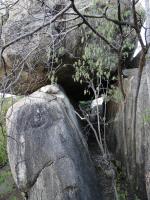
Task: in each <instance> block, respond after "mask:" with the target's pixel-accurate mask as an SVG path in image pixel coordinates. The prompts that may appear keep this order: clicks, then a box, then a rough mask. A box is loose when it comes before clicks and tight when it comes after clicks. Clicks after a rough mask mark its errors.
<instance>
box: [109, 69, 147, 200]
mask: <svg viewBox="0 0 150 200" xmlns="http://www.w3.org/2000/svg"><path fill="white" fill-rule="evenodd" d="M137 70H138V69H134V70H128V71H127V72H128V76H129V77H128V79H127V80H125V88H126V91H127V93H126V94H127V97H126V101H125V104H121V103H120V104H115V103H113V102H110V103H109V105H108V108H107V109H108V110H109V112H108V115H109V119H111V123H110V124H109V128H108V133H109V147H110V146H111V147H112V148H111V150H112V151H113V152H114V154H115V155H116V159H117V160H119V161H121V162H122V163H123V166H124V167H125V168H126V170H127V171H128V175H129V176H130V180H131V181H133V183H135V184H136V189H137V194H138V195H139V197H140V199H141V200H146V199H150V130H149V126H150V110H149V108H150V85H149V81H150V79H149V75H148V74H149V73H147V68H146V67H145V69H144V72H143V75H142V80H141V86H140V91H139V96H138V105H137V122H136V141H135V148H134V142H133V141H134V139H133V132H132V120H133V104H134V94H135V88H136V84H137V81H136V80H137ZM114 138H116V140H115V139H114ZM110 144H111V145H110ZM134 152H135V155H136V156H135V155H134ZM135 160H136V161H135Z"/></svg>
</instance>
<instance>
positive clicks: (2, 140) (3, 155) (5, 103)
mask: <svg viewBox="0 0 150 200" xmlns="http://www.w3.org/2000/svg"><path fill="white" fill-rule="evenodd" d="M18 98H19V97H18ZM15 101H16V100H14V99H13V98H12V97H10V98H5V99H3V98H1V99H0V106H1V112H0V165H4V164H5V163H7V160H8V158H7V152H6V139H7V138H6V126H5V123H6V122H5V121H6V120H5V117H6V113H7V110H8V108H9V107H10V106H11V105H12V104H13V103H14V102H15Z"/></svg>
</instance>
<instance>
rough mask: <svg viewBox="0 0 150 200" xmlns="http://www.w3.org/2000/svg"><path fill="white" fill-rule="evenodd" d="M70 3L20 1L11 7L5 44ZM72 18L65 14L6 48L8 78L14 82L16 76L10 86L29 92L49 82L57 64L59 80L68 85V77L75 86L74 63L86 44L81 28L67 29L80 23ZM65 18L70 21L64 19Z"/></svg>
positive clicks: (49, 18)
mask: <svg viewBox="0 0 150 200" xmlns="http://www.w3.org/2000/svg"><path fill="white" fill-rule="evenodd" d="M12 2H16V0H12ZM42 2H43V3H42ZM83 2H84V1H83ZM69 3H70V1H68V0H55V1H53V2H52V1H50V0H44V1H38V0H32V1H31V0H25V1H24V0H19V1H18V2H17V3H16V4H15V5H14V6H12V7H11V9H10V11H9V17H8V19H7V21H6V22H5V24H4V25H3V28H2V41H3V45H5V44H8V43H9V42H11V41H13V40H15V39H16V38H19V37H21V36H23V35H25V34H28V33H30V32H33V31H34V30H36V29H37V28H39V27H41V26H42V25H43V24H46V23H47V22H50V20H51V19H53V17H54V16H55V15H56V14H57V13H58V12H59V11H61V10H62V9H63V8H64V7H65V6H66V5H68V4H69ZM81 4H82V1H81ZM70 11H71V12H72V10H69V11H68V12H70ZM70 18H71V16H70V15H67V16H66V15H63V16H61V17H59V18H58V19H57V21H55V22H54V23H51V24H50V25H48V26H46V27H45V28H42V29H41V30H39V31H38V32H35V34H32V35H30V36H27V37H25V38H23V39H21V40H18V41H17V42H15V43H14V44H12V45H10V46H8V47H7V48H6V49H5V51H4V53H3V55H4V58H5V61H6V65H7V72H8V74H9V81H10V80H11V82H14V81H15V80H16V79H17V81H15V84H13V86H12V87H11V89H13V90H14V92H15V93H17V94H18V93H22V94H29V93H32V92H34V91H36V90H37V89H38V88H40V87H42V86H43V85H46V84H47V83H48V73H49V72H51V71H52V70H53V69H55V68H56V67H57V68H58V66H59V70H58V69H57V71H58V79H59V80H58V81H59V83H61V84H62V85H64V86H65V87H66V86H67V85H66V84H65V83H66V79H67V82H68V81H69V82H70V84H71V85H72V86H74V84H73V79H72V74H73V72H74V71H73V67H72V66H71V65H72V63H73V61H74V60H75V58H76V57H79V56H81V52H82V49H83V46H84V45H81V38H82V36H83V35H82V31H81V29H80V28H78V29H76V30H72V31H68V30H69V29H70V27H72V26H74V25H76V24H78V22H79V19H78V20H73V21H68V20H69V19H70ZM66 19H67V22H65V20H66ZM60 66H63V67H62V68H61V67H60ZM68 77H69V79H68ZM16 85H17V86H16ZM15 86H16V87H15ZM8 89H10V88H8ZM72 89H73V88H72Z"/></svg>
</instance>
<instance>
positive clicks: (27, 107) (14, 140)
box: [6, 85, 103, 200]
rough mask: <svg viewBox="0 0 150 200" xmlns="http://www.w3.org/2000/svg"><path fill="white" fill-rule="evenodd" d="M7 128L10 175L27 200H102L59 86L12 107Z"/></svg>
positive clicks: (75, 122) (87, 155)
mask: <svg viewBox="0 0 150 200" xmlns="http://www.w3.org/2000/svg"><path fill="white" fill-rule="evenodd" d="M6 126H7V134H8V144H7V150H8V157H9V162H10V167H11V171H12V174H13V177H14V180H15V182H16V184H17V186H18V187H19V189H20V190H21V191H23V192H24V193H25V195H26V196H28V199H29V200H37V197H40V198H41V199H42V200H49V199H51V200H69V199H72V200H81V199H82V200H101V199H103V198H102V195H101V188H99V184H98V182H97V177H96V173H95V168H94V167H93V164H92V161H91V159H90V156H89V152H88V148H87V145H86V143H85V140H84V138H83V136H82V134H81V131H80V127H79V124H78V122H77V119H76V116H75V113H74V109H73V107H72V106H71V105H70V103H69V100H68V99H67V97H66V96H65V94H64V93H63V92H62V91H61V90H60V89H59V88H58V87H57V86H55V85H48V86H46V87H43V88H41V89H40V90H38V91H37V92H35V93H33V94H31V95H30V96H28V97H25V98H23V99H21V100H20V101H19V102H17V103H15V104H14V105H13V106H12V107H11V108H10V109H9V111H8V113H7V123H6Z"/></svg>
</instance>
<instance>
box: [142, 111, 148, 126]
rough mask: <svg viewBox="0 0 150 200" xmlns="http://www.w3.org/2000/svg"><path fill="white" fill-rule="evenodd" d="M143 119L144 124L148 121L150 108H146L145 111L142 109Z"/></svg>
mask: <svg viewBox="0 0 150 200" xmlns="http://www.w3.org/2000/svg"><path fill="white" fill-rule="evenodd" d="M143 120H144V123H145V124H149V123H150V110H148V109H147V110H146V111H144V114H143Z"/></svg>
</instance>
